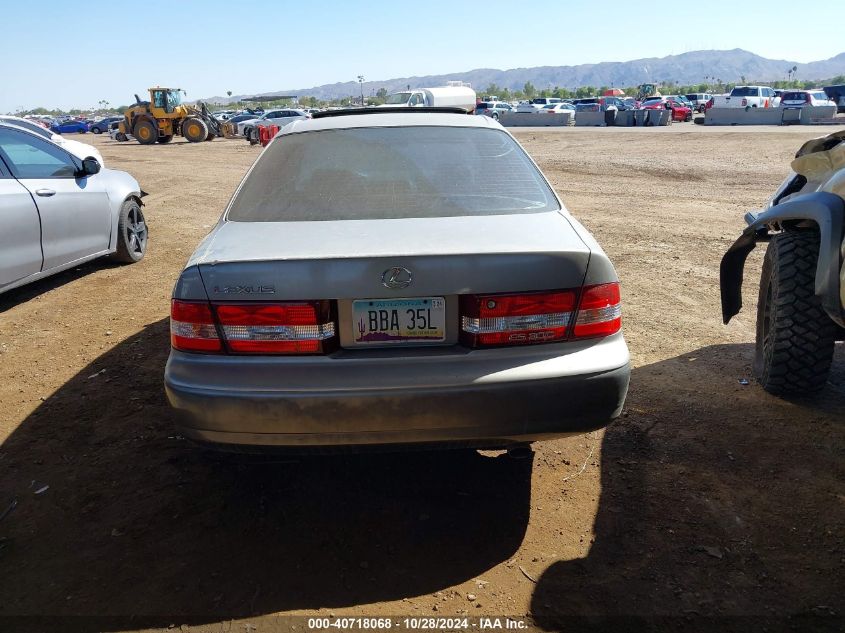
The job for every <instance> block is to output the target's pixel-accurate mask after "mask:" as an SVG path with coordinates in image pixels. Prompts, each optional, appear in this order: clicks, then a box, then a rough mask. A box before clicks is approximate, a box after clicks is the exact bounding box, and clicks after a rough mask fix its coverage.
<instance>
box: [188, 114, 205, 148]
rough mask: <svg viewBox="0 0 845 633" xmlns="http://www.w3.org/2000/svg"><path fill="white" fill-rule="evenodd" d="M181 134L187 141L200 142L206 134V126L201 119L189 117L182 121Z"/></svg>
mask: <svg viewBox="0 0 845 633" xmlns="http://www.w3.org/2000/svg"><path fill="white" fill-rule="evenodd" d="M182 136H184V137H185V138H186V139H187V140H188V142H189V143H200V142H202V141H204V140H205V139H206V137H207V136H208V127H207V126H206V125H205V121H203V120H202V119H197V118H196V117H189V118H187V119H185V120H184V121H183V122H182Z"/></svg>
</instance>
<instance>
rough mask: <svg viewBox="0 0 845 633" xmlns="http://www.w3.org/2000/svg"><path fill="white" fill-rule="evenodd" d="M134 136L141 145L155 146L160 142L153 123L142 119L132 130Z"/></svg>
mask: <svg viewBox="0 0 845 633" xmlns="http://www.w3.org/2000/svg"><path fill="white" fill-rule="evenodd" d="M132 136H134V137H135V139H136V140H137V141H138V142H139V143H140V144H141V145H153V144H154V143H155V142H156V141H157V140H158V130H157V129H156V126H155V125H153V123H152V121H149V120H147V119H141V120H140V121H138V122H137V123H136V124H135V127H134V128H132Z"/></svg>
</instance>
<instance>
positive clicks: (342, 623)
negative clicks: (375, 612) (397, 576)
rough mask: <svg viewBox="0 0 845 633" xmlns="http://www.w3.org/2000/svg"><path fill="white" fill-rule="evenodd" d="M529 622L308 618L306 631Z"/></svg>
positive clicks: (496, 626)
mask: <svg viewBox="0 0 845 633" xmlns="http://www.w3.org/2000/svg"><path fill="white" fill-rule="evenodd" d="M528 628H529V627H528V623H527V622H525V621H523V620H519V619H514V618H511V617H482V618H463V617H457V618H443V617H440V618H436V617H414V618H397V619H394V618H366V617H350V618H343V617H340V618H308V629H309V630H312V631H329V630H332V629H342V630H370V631H373V630H390V629H397V630H401V629H407V630H434V631H442V630H447V631H458V630H481V631H484V630H487V631H492V630H511V631H524V630H528Z"/></svg>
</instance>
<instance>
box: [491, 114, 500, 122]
mask: <svg viewBox="0 0 845 633" xmlns="http://www.w3.org/2000/svg"><path fill="white" fill-rule="evenodd" d="M492 117H493V120H494V121H498V120H499V113H498V112H494V113H493V114H492Z"/></svg>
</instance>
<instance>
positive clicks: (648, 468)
mask: <svg viewBox="0 0 845 633" xmlns="http://www.w3.org/2000/svg"><path fill="white" fill-rule="evenodd" d="M828 131H830V130H829V129H827V128H812V129H807V128H804V127H791V128H704V127H703V126H695V125H692V124H678V125H673V126H671V127H669V128H662V129H651V128H649V129H630V130H625V129H614V128H606V129H600V128H596V129H585V128H573V129H565V130H522V131H517V132H516V136H517V137H518V138H519V140H520V141H521V142H522V143H523V144H524V146H525V147H526V149H527V150H528V151H529V152H530V153H531V155H532V156H533V157H534V158H535V159H536V160H537V162H538V163H539V165H540V166H541V168H542V169H543V170H544V171H545V173H546V174H547V175H548V177H549V178H550V179H551V181H552V184H553V185H554V187H555V188H556V190H557V191H558V192H559V193H560V194H561V196H562V197H563V199H564V201H565V202H566V204H567V206H568V208H569V210H570V211H571V212H572V213H573V214H574V215H575V216H576V217H577V218H579V219H580V220H581V221H582V222H583V223H584V224H585V225H586V226H587V228H588V229H589V230H590V231H592V232H593V234H594V235H595V236H596V238H597V239H598V241H599V242H600V243H601V244H602V245H603V247H604V249H605V250H606V251H607V252H608V254H609V255H610V257H611V259H612V260H613V262H614V263H615V265H616V267H617V269H618V272H619V276H620V278H621V280H622V284H623V301H624V304H623V305H624V329H625V333H626V337H627V340H628V343H629V346H630V349H631V354H632V359H633V367H634V369H633V375H632V379H631V389H630V393H629V396H628V401H627V404H626V409H625V412H624V414H623V417H622V418H620V419H619V421H618V422H617V423H615V424H613V425H612V426H610V427H609V428H608V429H607V430H606V431H604V432H596V433H592V434H589V435H587V436H583V437H576V438H571V439H565V440H558V441H551V442H544V443H540V444H537V445H535V450H536V452H535V455H534V457H533V462H532V460H513V459H510V458H507V457H505V456H497V455H492V454H483V455H482V454H478V453H475V452H472V453H468V452H447V453H430V454H429V453H426V454H411V455H398V456H397V455H379V456H343V457H325V458H319V459H303V460H297V461H286V462H283V463H278V462H274V461H265V462H262V463H255V462H252V461H247V462H244V461H237V460H235V461H232V460H223V459H219V458H215V457H213V456H208V455H207V454H205V453H204V452H202V451H200V450H198V449H196V448H194V447H193V446H191V445H189V444H187V443H186V442H185V441H184V440H183V439H181V438H180V437H178V436H177V435H175V433H174V431H173V429H172V416H171V412H170V410H169V409H168V406H167V404H166V402H165V398H164V394H163V390H162V373H163V369H164V363H165V360H166V358H167V353H168V347H169V343H168V323H167V317H168V309H169V296H170V292H171V289H172V286H173V284H174V282H175V280H176V277H177V275H178V274H179V272H180V270H181V267H182V265H183V264H184V262H185V260H186V259H187V257H188V255H189V254H190V253H191V251H192V250H193V249H194V247H195V246H196V244H197V243H198V242H199V240H200V239H201V237H202V236H203V235H205V234H206V233H207V232H208V231H209V229H210V228H211V226H212V225H213V224H214V223H215V221H216V220H217V218H218V216H219V214H220V213H221V211H222V209H223V207H224V205H225V204H226V202H227V200H228V199H229V197H230V195H231V193H232V191H233V190H234V188H235V186H236V185H237V183H238V182H239V181H240V179H241V177H242V176H243V174H244V172H245V171H246V169H247V168H248V167H249V165H250V164H251V163H252V162H253V161H254V160H255V158H256V157H257V156H258V154H259V152H260V148H256V147H250V146H249V145H248V144H247V143H245V142H243V141H237V140H222V139H218V140H216V141H214V142H212V143H204V144H198V145H190V144H187V143H185V142H183V141H181V139H177V140H175V141H174V142H173V143H172V144H170V145H166V146H153V147H146V146H140V145H137V144H135V143H122V144H121V143H116V142H114V141H111V140H110V139H108V138H107V137H103V136H94V135H90V134H89V135H87V136H86V137H83V138H80V140H83V141H86V142H91V143H93V144H95V145H96V146H97V147H99V148H100V150H101V152H102V154H103V156H104V158H105V161H106V164H107V166H108V167H113V168H116V169H124V170H126V171H129V172H130V173H131V174H133V175H134V176H135V177H136V178H137V179H138V181H139V182H140V183H141V186H142V187H143V189H144V190H145V191H147V192H149V196H148V197H146V198H145V203H146V207H145V213H146V216H147V221H148V223H149V226H150V235H151V237H150V245H149V251H148V253H147V257H146V258H145V259H144V260H143V262H141V263H140V264H137V265H133V266H115V265H112V264H109V263H107V262H95V263H92V264H89V265H85V266H82V267H80V268H78V269H76V270H72V271H69V272H67V273H65V274H62V275H59V276H57V277H54V278H51V279H48V280H44V281H42V282H40V283H36V284H33V285H31V286H28V287H25V288H22V289H19V290H17V291H13V292H10V293H7V294H5V295H2V296H0V441H2V445H1V446H0V516H3V513H4V510H6V509H7V508H10V507H11V506H12V504H13V502H16V506H15V507H14V508H13V509H11V510H10V511H8V512H6V513H5V515H4V516H3V518H2V519H0V570H2V572H0V616H21V615H30V616H32V615H37V616H71V615H83V616H91V615H99V616H115V617H117V618H128V619H126V620H122V619H121V620H119V621H118V620H115V621H113V622H112V623H111V624H109V625H108V626H106V625H105V624H102V623H89V621H87V620H75V621H74V622H76V623H77V624H78V625H79V627H80V628H82V629H84V630H102V629H108V630H116V629H124V630H133V629H140V628H145V627H147V626H149V627H153V626H165V627H166V626H167V624H168V623H171V624H175V625H176V626H177V629H178V627H179V626H180V625H184V626H183V627H182V628H183V630H201V629H202V628H203V627H211V626H216V625H217V623H219V622H223V621H228V620H230V619H232V618H234V619H235V620H237V621H243V620H244V619H247V618H255V617H256V616H265V615H269V614H275V613H295V614H315V613H318V614H321V615H326V616H328V615H330V614H334V615H337V616H340V615H343V614H357V615H368V616H374V615H392V616H401V615H434V616H453V615H460V614H467V615H469V616H474V617H478V616H481V615H491V614H495V615H514V616H526V615H528V616H530V618H529V619H528V620H526V621H529V622H531V624H532V626H536V627H538V628H546V629H560V628H562V627H563V624H562V623H563V622H567V621H569V620H567V618H570V617H572V618H576V619H575V620H572V621H573V622H579V623H581V624H584V623H590V622H592V623H595V622H596V620H593V619H589V618H592V617H593V616H636V617H643V618H656V621H661V622H662V621H664V619H665V622H668V623H673V622H682V623H684V622H685V623H687V624H691V623H695V622H699V621H701V618H704V617H709V616H717V617H719V618H724V619H721V620H719V621H718V622H719V627H718V628H721V629H722V630H726V629H728V628H730V627H729V626H728V624H729V623H734V624H735V625H736V626H737V627H738V628H743V629H745V630H750V625H751V624H756V623H759V622H761V621H762V618H772V620H769V623H770V624H769V626H770V630H775V629H776V628H777V627H778V625H779V624H783V623H787V624H788V625H789V626H796V627H797V628H798V629H799V630H800V629H802V628H803V627H804V626H805V625H807V623H808V622H814V623H815V624H814V626H819V625H820V624H819V621H816V620H815V618H818V617H822V618H824V617H825V616H831V615H832V616H834V618H833V619H832V620H826V619H823V620H822V622H823V623H826V625H831V626H836V625H837V623H838V625H841V624H842V620H841V618H842V616H843V614H845V604H844V603H843V595H845V582H843V579H845V494H844V493H843V484H842V482H843V480H845V467H843V466H844V465H845V460H843V446H845V444H843V436H845V414H843V412H845V353H843V349H842V346H841V345H840V346H839V349H838V350H837V362H838V368H837V369H836V371H835V372H834V374H833V376H832V378H831V381H830V384H829V385H828V387H827V389H826V391H825V392H824V393H823V394H821V395H820V396H818V397H816V398H813V399H807V400H793V401H787V400H781V399H777V398H775V397H772V396H770V395H768V394H766V393H765V392H763V390H762V389H761V388H760V387H759V386H758V385H757V384H755V382H754V380H753V378H752V376H751V372H750V362H751V356H752V347H753V340H754V320H755V307H756V294H757V293H756V284H757V280H758V279H759V270H760V265H761V260H762V255H763V252H762V251H763V249H758V250H757V251H755V252H754V253H753V254H752V256H751V258H750V260H749V263H748V267H747V271H748V274H747V275H746V283H745V288H744V293H745V294H744V296H745V308H744V309H743V311H742V312H741V313H740V315H739V316H738V317H737V318H736V319H735V321H733V322H732V323H731V324H730V325H729V326H723V325H722V323H721V319H720V310H719V300H718V265H719V260H720V258H721V256H722V254H723V252H724V251H725V249H726V248H727V247H728V246H729V244H730V243H731V242H732V241H733V240H734V239H735V238H736V237H737V236H738V235H739V233H740V231H741V229H742V227H743V222H742V215H743V213H744V212H745V211H747V210H748V209H752V208H755V207H759V206H760V205H761V204H762V203H763V202H764V201H765V199H766V198H767V197H768V196H769V195H770V194H771V193H772V192H773V190H774V189H775V188H776V186H777V185H778V184H779V183H780V181H781V180H782V178H783V177H784V175H785V173H786V170H787V169H788V165H789V160H790V157H791V155H792V154H793V153H794V152H795V150H796V149H797V148H798V147H799V145H800V144H801V143H802V142H803V141H804V140H806V139H809V138H811V137H814V136H818V135H820V134H824V133H827V132H828ZM742 379H748V380H749V381H750V384H748V385H744V384H742V383H741V380H742ZM446 414H447V413H446V412H444V415H446ZM45 486H49V488H48V489H46V490H44V491H43V492H40V493H39V491H41V490H42V489H43V488H44V487H45ZM585 617H586V618H588V619H587V620H583V619H577V618H585ZM11 621H12V620H7V623H8V622H11ZM249 621H253V620H249ZM649 621H651V620H649ZM27 622H30V623H31V621H28V620H24V621H23V624H22V627H23V628H27V626H28V625H27ZM115 622H120V623H115ZM618 622H624V620H620V621H618ZM0 628H3V625H2V620H0ZM63 630H66V629H63ZM214 630H217V629H214ZM232 630H235V629H232ZM259 630H261V629H259ZM577 630H582V629H577ZM617 630H622V629H617ZM831 630H832V629H831Z"/></svg>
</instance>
